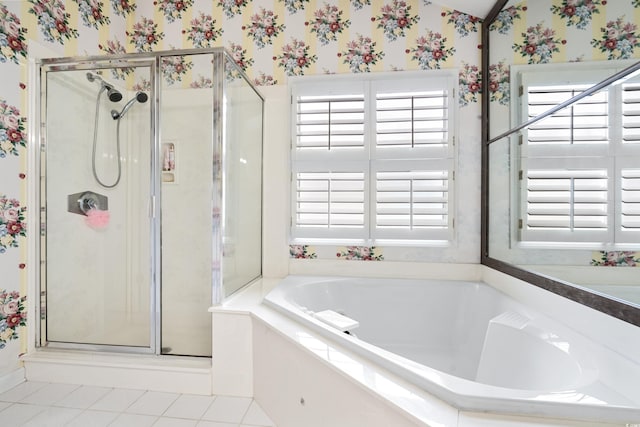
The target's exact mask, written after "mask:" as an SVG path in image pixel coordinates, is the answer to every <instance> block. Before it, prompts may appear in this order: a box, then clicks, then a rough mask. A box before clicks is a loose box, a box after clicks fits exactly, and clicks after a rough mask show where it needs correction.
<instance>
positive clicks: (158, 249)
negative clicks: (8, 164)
mask: <svg viewBox="0 0 640 427" xmlns="http://www.w3.org/2000/svg"><path fill="white" fill-rule="evenodd" d="M37 66H38V68H39V69H38V71H39V86H40V87H39V91H38V92H39V94H40V96H39V103H40V104H39V106H38V111H37V114H38V115H39V126H38V129H39V131H38V133H39V135H38V136H37V139H36V141H38V143H39V148H40V150H38V155H37V156H38V158H37V159H36V164H37V165H38V168H39V175H40V185H39V188H38V189H36V191H37V192H38V199H39V201H40V206H39V222H40V224H39V228H40V245H39V249H38V251H37V252H38V253H37V256H38V258H39V261H40V266H41V268H40V269H39V274H38V277H37V280H36V281H37V282H38V284H39V293H40V306H39V313H38V314H39V319H40V321H39V324H38V326H37V328H36V329H37V330H36V335H37V339H36V341H37V342H36V346H39V347H48V348H62V349H79V350H97V351H102V350H104V351H120V352H126V353H146V354H156V355H161V354H166V355H187V356H205V357H206V356H211V318H210V314H209V313H208V308H209V307H210V306H211V305H214V304H217V303H220V302H221V301H222V300H223V299H224V298H226V297H227V296H229V295H231V294H232V293H234V292H235V291H237V290H238V289H240V288H242V287H243V286H244V285H246V284H248V283H249V282H251V281H253V280H254V279H256V278H258V277H260V275H261V271H262V269H261V266H262V264H261V262H262V240H261V236H262V223H261V218H262V138H263V135H262V129H263V122H262V121H263V102H264V101H263V99H262V97H261V96H260V94H259V93H258V92H257V91H256V90H255V89H254V88H253V86H252V85H251V83H250V82H249V80H248V79H247V78H246V76H245V75H244V74H243V73H242V71H241V70H240V69H239V68H238V67H237V66H236V64H235V62H234V61H233V59H231V58H230V57H229V56H228V55H227V54H226V52H225V51H224V50H223V49H222V48H220V49H198V50H184V51H166V52H156V53H140V54H123V55H118V56H96V57H86V58H59V59H47V60H41V61H39V62H38V64H37Z"/></svg>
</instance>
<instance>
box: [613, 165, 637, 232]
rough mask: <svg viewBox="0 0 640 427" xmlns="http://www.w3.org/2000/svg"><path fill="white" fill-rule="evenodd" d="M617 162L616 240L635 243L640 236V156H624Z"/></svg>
mask: <svg viewBox="0 0 640 427" xmlns="http://www.w3.org/2000/svg"><path fill="white" fill-rule="evenodd" d="M617 163H618V166H619V172H618V176H617V180H618V185H619V188H618V191H617V193H618V195H619V197H618V198H619V202H618V203H617V204H616V206H617V208H618V215H617V218H619V226H618V227H616V241H617V242H621V243H637V242H638V239H639V238H640V156H639V157H633V156H630V157H625V158H623V159H620V160H618V161H617Z"/></svg>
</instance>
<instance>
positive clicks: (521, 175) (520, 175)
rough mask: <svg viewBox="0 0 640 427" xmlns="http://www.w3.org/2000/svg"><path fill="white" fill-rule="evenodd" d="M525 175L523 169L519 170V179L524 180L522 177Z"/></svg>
mask: <svg viewBox="0 0 640 427" xmlns="http://www.w3.org/2000/svg"><path fill="white" fill-rule="evenodd" d="M523 175H524V174H523V173H522V171H518V179H519V180H520V181H522V177H523Z"/></svg>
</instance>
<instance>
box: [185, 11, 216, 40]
mask: <svg viewBox="0 0 640 427" xmlns="http://www.w3.org/2000/svg"><path fill="white" fill-rule="evenodd" d="M189 24H190V25H191V27H190V28H189V30H188V31H187V34H188V35H187V40H191V41H192V42H193V45H194V46H195V47H212V46H213V44H214V43H215V41H216V40H217V39H218V37H220V36H221V35H222V28H216V20H215V19H213V17H212V16H211V15H205V14H204V13H203V12H200V14H199V15H198V16H197V17H195V18H193V19H192V20H191V22H190V23H189Z"/></svg>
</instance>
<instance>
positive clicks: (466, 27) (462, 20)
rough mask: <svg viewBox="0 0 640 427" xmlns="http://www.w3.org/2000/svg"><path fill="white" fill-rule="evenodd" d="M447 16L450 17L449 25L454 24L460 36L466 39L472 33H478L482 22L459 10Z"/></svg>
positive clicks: (448, 13)
mask: <svg viewBox="0 0 640 427" xmlns="http://www.w3.org/2000/svg"><path fill="white" fill-rule="evenodd" d="M447 16H448V17H449V19H448V20H447V23H448V24H453V25H454V26H455V28H456V31H457V32H458V34H460V36H462V37H466V36H468V35H469V34H470V33H477V32H478V27H479V26H480V22H481V21H482V20H481V19H480V18H477V17H475V16H473V15H469V14H467V13H462V12H458V11H457V10H453V11H449V12H447Z"/></svg>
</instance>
